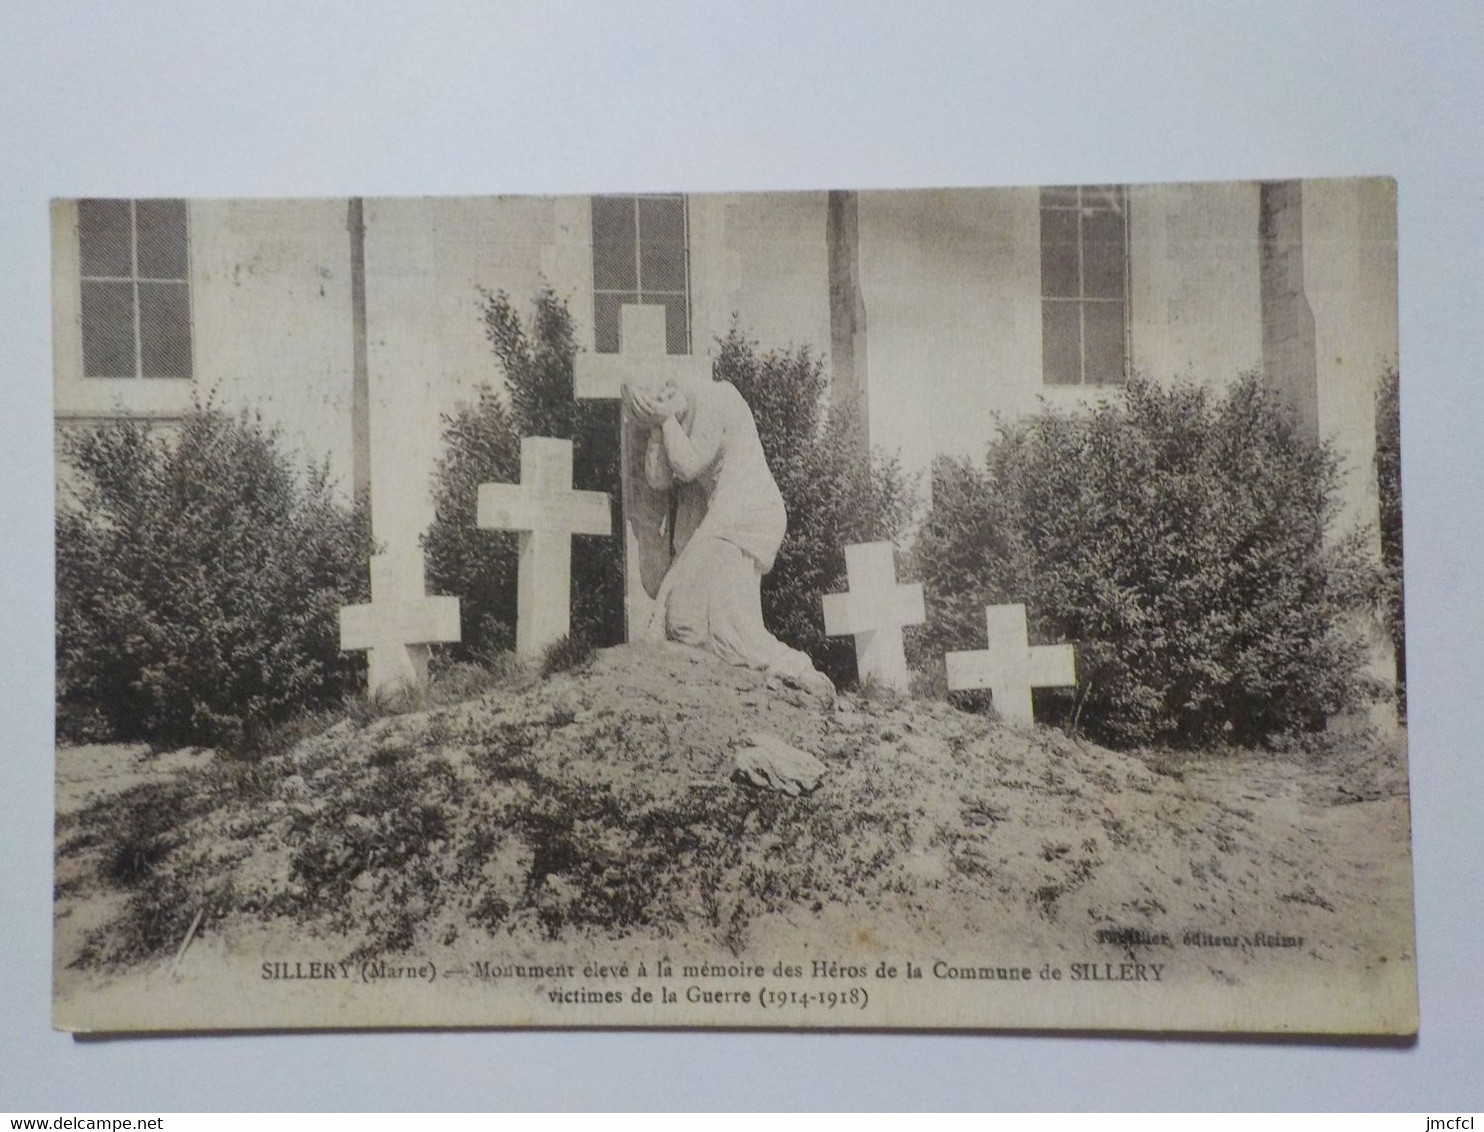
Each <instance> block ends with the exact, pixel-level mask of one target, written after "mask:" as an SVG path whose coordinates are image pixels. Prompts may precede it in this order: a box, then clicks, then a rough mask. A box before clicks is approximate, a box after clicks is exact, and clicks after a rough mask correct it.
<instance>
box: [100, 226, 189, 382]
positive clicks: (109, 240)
mask: <svg viewBox="0 0 1484 1132" xmlns="http://www.w3.org/2000/svg"><path fill="white" fill-rule="evenodd" d="M77 219H78V232H77V235H78V247H79V252H80V256H81V259H80V263H81V272H80V274H81V277H82V278H81V283H82V355H83V372H84V374H85V375H86V376H88V377H183V378H189V377H190V376H191V285H190V239H189V233H188V230H187V218H186V205H185V201H183V200H83V201H79V202H78V206H77Z"/></svg>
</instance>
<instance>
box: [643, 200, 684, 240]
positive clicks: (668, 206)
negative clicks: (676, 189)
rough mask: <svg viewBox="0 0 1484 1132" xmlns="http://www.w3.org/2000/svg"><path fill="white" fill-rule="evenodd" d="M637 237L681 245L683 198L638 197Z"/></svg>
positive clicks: (682, 235) (682, 234)
mask: <svg viewBox="0 0 1484 1132" xmlns="http://www.w3.org/2000/svg"><path fill="white" fill-rule="evenodd" d="M639 239H640V240H643V241H646V242H647V241H650V240H654V241H656V242H659V243H666V244H673V245H675V246H676V247H680V246H683V245H684V244H685V200H684V199H683V198H681V197H640V198H639Z"/></svg>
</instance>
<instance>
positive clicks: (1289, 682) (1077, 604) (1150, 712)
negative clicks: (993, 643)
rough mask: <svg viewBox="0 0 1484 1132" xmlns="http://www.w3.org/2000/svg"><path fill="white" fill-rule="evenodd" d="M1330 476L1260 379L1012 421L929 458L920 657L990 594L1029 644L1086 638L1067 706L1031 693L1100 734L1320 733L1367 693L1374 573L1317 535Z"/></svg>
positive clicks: (1245, 737)
mask: <svg viewBox="0 0 1484 1132" xmlns="http://www.w3.org/2000/svg"><path fill="white" fill-rule="evenodd" d="M1339 474H1340V473H1339V466H1338V461H1337V458H1336V457H1335V455H1334V453H1333V452H1332V451H1331V450H1330V448H1329V447H1328V446H1327V445H1325V444H1321V443H1318V442H1316V441H1313V440H1310V439H1308V438H1307V437H1306V436H1305V435H1304V434H1302V433H1301V432H1300V431H1298V429H1297V428H1296V427H1295V426H1294V424H1293V423H1292V421H1291V420H1290V419H1289V417H1288V416H1287V414H1286V413H1285V411H1284V410H1283V409H1282V407H1281V406H1280V405H1279V403H1278V402H1277V401H1276V400H1275V399H1274V397H1273V396H1272V395H1271V394H1270V393H1269V392H1268V391H1266V390H1265V389H1264V388H1263V386H1262V385H1261V384H1260V383H1259V381H1258V379H1257V378H1256V376H1255V375H1247V376H1245V377H1243V378H1242V379H1241V380H1240V381H1239V382H1238V383H1237V384H1235V385H1234V386H1232V387H1231V388H1230V389H1228V390H1227V391H1226V392H1225V393H1224V394H1222V395H1216V394H1212V393H1210V392H1208V391H1206V390H1203V389H1200V388H1195V387H1190V386H1179V387H1176V388H1172V389H1161V388H1159V387H1157V386H1155V385H1153V384H1151V383H1149V382H1147V381H1143V380H1135V381H1132V382H1131V383H1130V384H1129V386H1128V387H1127V389H1126V396H1125V397H1124V398H1123V399H1122V401H1121V402H1114V403H1110V404H1108V405H1106V406H1104V407H1102V408H1099V409H1097V410H1095V411H1094V412H1092V413H1091V414H1089V415H1077V416H1074V415H1070V414H1066V413H1061V412H1055V411H1048V412H1046V413H1044V414H1042V415H1040V416H1037V417H1034V418H1030V419H1027V420H1024V421H1022V422H1021V423H1020V424H1018V425H1016V426H1013V427H1006V428H1004V429H1003V430H1002V432H1001V435H1000V437H999V438H998V439H997V440H996V441H995V442H993V443H992V444H991V445H990V446H989V450H988V453H987V455H986V459H985V463H984V465H983V466H982V467H981V466H979V465H976V464H974V463H972V462H969V461H964V460H943V461H940V462H939V463H938V464H937V465H936V466H935V469H934V479H933V505H932V509H931V511H930V513H929V515H928V518H927V521H926V523H925V525H924V527H923V529H922V531H921V533H920V536H919V541H918V546H917V552H918V555H919V558H920V567H921V571H922V578H923V581H924V583H925V589H926V591H927V595H928V616H929V627H928V631H927V633H926V634H924V642H923V643H924V648H923V650H922V652H921V653H920V654H919V659H926V656H932V657H939V656H941V654H942V652H943V651H945V650H948V649H962V648H983V647H984V615H983V607H984V606H985V605H986V604H990V603H999V602H1024V603H1025V604H1026V606H1027V610H1028V613H1029V616H1030V620H1031V626H1032V629H1031V632H1032V639H1033V640H1037V641H1043V642H1056V641H1070V642H1074V643H1075V644H1076V645H1077V650H1078V651H1077V676H1078V688H1077V693H1076V696H1077V698H1076V701H1075V705H1074V703H1073V702H1072V701H1071V700H1070V699H1069V698H1065V697H1064V698H1063V699H1062V701H1061V703H1060V704H1057V703H1056V701H1055V697H1045V696H1038V699H1039V700H1040V701H1041V705H1042V707H1043V709H1046V710H1048V711H1050V712H1052V713H1053V714H1055V713H1056V712H1057V711H1060V712H1061V713H1062V714H1063V715H1064V716H1065V715H1066V714H1068V713H1072V712H1080V718H1081V722H1082V724H1083V725H1085V726H1086V727H1087V729H1088V730H1089V731H1090V732H1092V733H1093V734H1095V735H1096V736H1097V737H1099V738H1100V739H1102V740H1103V741H1105V742H1112V743H1118V744H1137V743H1146V742H1161V743H1170V744H1178V745H1187V744H1190V745H1193V744H1201V743H1209V742H1211V741H1214V740H1225V741H1227V742H1234V743H1255V742H1260V741H1262V740H1264V739H1266V738H1268V737H1269V736H1272V735H1275V734H1281V733H1292V732H1299V731H1306V730H1313V729H1316V728H1318V727H1320V726H1322V725H1323V724H1324V722H1325V720H1326V719H1327V718H1328V717H1330V716H1331V715H1333V714H1335V713H1336V712H1338V711H1340V710H1343V709H1345V708H1348V707H1351V706H1353V705H1356V704H1357V703H1358V702H1360V701H1361V700H1362V699H1363V697H1364V696H1365V694H1366V693H1367V691H1368V689H1367V687H1366V685H1365V683H1364V680H1363V677H1362V675H1361V671H1362V663H1361V662H1362V659H1363V655H1364V654H1363V646H1362V645H1361V644H1360V643H1359V642H1358V641H1357V640H1354V639H1352V637H1351V636H1350V635H1349V634H1347V632H1346V631H1345V625H1346V623H1347V622H1348V621H1350V620H1351V618H1352V616H1353V614H1354V613H1355V612H1356V611H1358V610H1360V609H1362V608H1364V607H1365V606H1366V605H1367V604H1368V603H1369V601H1370V600H1371V598H1372V596H1373V594H1374V581H1375V579H1374V574H1373V572H1372V569H1371V567H1370V566H1369V565H1368V562H1367V560H1366V558H1365V557H1364V555H1363V554H1362V552H1361V550H1360V544H1359V542H1358V541H1357V540H1355V539H1353V538H1345V539H1339V540H1334V539H1329V538H1327V537H1326V535H1327V528H1328V527H1329V526H1330V523H1331V520H1332V519H1333V517H1334V515H1335V512H1336V501H1335V491H1336V487H1337V483H1338V477H1339Z"/></svg>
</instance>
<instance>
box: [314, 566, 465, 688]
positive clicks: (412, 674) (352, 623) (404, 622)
mask: <svg viewBox="0 0 1484 1132" xmlns="http://www.w3.org/2000/svg"><path fill="white" fill-rule="evenodd" d="M419 557H420V556H419ZM422 577H423V574H422V563H421V561H420V560H419V561H403V560H401V559H400V558H399V556H398V555H395V554H374V555H372V556H371V603H370V604H369V605H347V606H342V607H341V610H340V647H341V649H343V650H344V651H345V652H359V651H361V650H363V649H364V650H365V651H366V659H367V664H368V670H367V677H368V679H367V686H368V689H369V690H370V691H371V692H372V694H375V693H376V692H379V691H382V690H383V689H386V690H390V689H392V688H395V687H396V686H398V685H401V684H425V683H427V679H428V652H429V649H428V646H429V645H432V644H437V643H438V642H441V641H457V640H458V639H459V599H458V598H456V597H429V596H428V595H427V592H426V590H425V588H424V586H423V580H422Z"/></svg>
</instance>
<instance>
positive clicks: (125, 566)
mask: <svg viewBox="0 0 1484 1132" xmlns="http://www.w3.org/2000/svg"><path fill="white" fill-rule="evenodd" d="M63 444H64V452H65V455H66V457H67V459H68V461H69V463H70V465H71V468H72V470H73V473H74V476H73V483H74V486H73V487H72V491H71V494H72V498H71V499H70V500H64V501H63V504H62V506H60V507H59V509H58V515H57V700H58V719H59V727H60V728H61V729H62V730H63V731H64V733H65V731H66V723H67V721H68V720H70V719H76V718H93V719H96V720H100V721H101V724H102V726H103V727H105V728H106V732H107V735H108V736H110V737H113V738H118V739H146V740H149V741H151V742H156V743H197V744H205V745H211V744H233V743H236V742H239V741H241V740H242V739H243V738H244V736H245V735H247V734H249V733H251V732H253V731H255V730H258V729H260V728H263V727H266V726H268V725H271V724H273V723H276V722H278V721H281V720H283V719H285V718H287V717H288V716H289V715H291V714H293V713H294V712H296V711H299V710H302V709H305V708H312V707H315V706H318V705H322V704H326V703H329V702H332V701H336V700H338V699H339V698H340V697H341V696H342V695H343V694H344V693H345V692H346V691H347V690H349V689H350V688H351V687H352V686H353V684H354V677H355V674H356V673H357V672H358V671H359V669H360V666H362V665H364V660H361V659H359V658H352V657H347V656H346V655H345V654H343V653H341V652H340V642H339V620H338V618H339V609H340V607H341V606H343V605H347V604H351V603H353V602H356V601H363V600H365V598H366V594H367V592H368V589H369V586H368V581H367V577H366V560H367V558H368V556H369V554H370V552H371V540H370V534H369V524H368V522H367V516H366V513H365V509H364V508H363V507H358V508H349V507H346V506H344V505H343V504H341V503H340V502H339V501H337V499H336V498H335V496H334V494H333V493H332V491H331V490H330V486H329V481H328V473H327V471H326V469H324V468H312V469H309V470H308V471H307V472H304V473H301V472H300V471H299V470H297V469H296V468H295V466H294V464H293V463H292V461H291V460H290V459H289V458H288V457H287V456H286V455H285V454H284V453H283V452H282V451H281V450H280V448H279V443H278V439H277V436H276V434H275V433H274V432H272V431H269V430H266V429H265V428H264V427H263V426H262V425H261V423H259V422H258V421H256V420H253V419H249V418H246V417H242V418H233V417H230V416H226V415H224V414H222V413H220V412H217V411H215V410H212V409H209V408H206V409H197V410H195V411H193V412H191V413H189V414H188V415H187V416H186V417H185V419H184V421H183V422H182V424H181V425H180V427H179V430H178V432H176V433H175V434H174V435H173V436H169V437H166V436H164V435H162V434H160V433H158V432H152V431H150V430H149V428H148V427H147V426H145V425H142V424H137V423H131V422H109V423H106V424H103V425H100V426H98V427H96V428H91V429H87V430H84V431H81V432H77V433H73V434H70V435H69V436H67V437H66V438H65V439H64V441H63ZM91 737H99V736H91Z"/></svg>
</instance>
